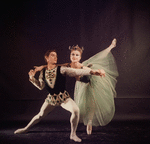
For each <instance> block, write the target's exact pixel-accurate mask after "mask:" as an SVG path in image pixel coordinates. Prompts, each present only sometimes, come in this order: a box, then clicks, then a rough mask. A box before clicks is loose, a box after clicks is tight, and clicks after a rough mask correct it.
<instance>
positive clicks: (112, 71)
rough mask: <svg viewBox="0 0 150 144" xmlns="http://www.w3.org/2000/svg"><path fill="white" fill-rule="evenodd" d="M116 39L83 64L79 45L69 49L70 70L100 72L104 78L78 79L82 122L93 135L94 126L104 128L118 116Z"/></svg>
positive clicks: (77, 99) (81, 49)
mask: <svg viewBox="0 0 150 144" xmlns="http://www.w3.org/2000/svg"><path fill="white" fill-rule="evenodd" d="M116 42H117V40H116V39H113V41H112V43H111V45H110V46H109V47H108V48H106V49H105V50H103V51H101V52H99V53H97V54H96V55H94V56H93V57H91V58H89V59H88V60H86V61H84V62H83V63H80V59H81V56H82V52H83V48H80V47H79V46H78V45H77V46H73V47H71V48H70V50H71V53H70V60H71V63H70V67H71V68H77V69H88V68H89V67H90V68H91V69H101V71H103V73H105V77H104V78H101V77H95V76H82V77H81V76H79V77H76V84H75V89H74V100H75V102H76V104H77V105H78V107H79V109H80V122H82V123H84V125H87V127H86V131H87V134H88V135H90V134H91V133H92V126H99V125H100V126H105V125H107V124H108V123H109V122H110V121H111V120H112V118H113V116H114V113H115V105H114V97H116V91H115V86H116V82H117V80H116V78H117V77H118V71H117V66H116V63H115V59H114V57H113V55H112V53H111V50H112V48H114V47H116Z"/></svg>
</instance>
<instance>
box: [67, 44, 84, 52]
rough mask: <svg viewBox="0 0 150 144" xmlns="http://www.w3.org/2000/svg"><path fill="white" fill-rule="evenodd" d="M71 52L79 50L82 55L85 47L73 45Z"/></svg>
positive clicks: (70, 47) (70, 48)
mask: <svg viewBox="0 0 150 144" xmlns="http://www.w3.org/2000/svg"><path fill="white" fill-rule="evenodd" d="M69 50H78V51H80V52H81V53H82V52H83V50H84V48H83V47H81V48H80V47H79V46H78V45H76V46H74V45H73V46H69Z"/></svg>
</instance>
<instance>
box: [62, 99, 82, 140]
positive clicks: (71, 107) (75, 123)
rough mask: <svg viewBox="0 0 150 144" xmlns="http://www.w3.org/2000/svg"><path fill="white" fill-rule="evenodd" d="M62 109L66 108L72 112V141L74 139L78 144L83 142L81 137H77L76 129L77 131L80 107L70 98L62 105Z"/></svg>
mask: <svg viewBox="0 0 150 144" xmlns="http://www.w3.org/2000/svg"><path fill="white" fill-rule="evenodd" d="M61 107H62V108H64V109H65V110H67V111H70V112H71V118H70V123H71V134H70V139H72V140H74V141H76V142H81V139H80V138H79V137H77V135H76V129H77V126H78V122H79V108H78V106H77V105H76V103H75V102H74V101H73V100H72V99H71V98H68V99H67V100H66V101H65V102H64V103H62V104H61Z"/></svg>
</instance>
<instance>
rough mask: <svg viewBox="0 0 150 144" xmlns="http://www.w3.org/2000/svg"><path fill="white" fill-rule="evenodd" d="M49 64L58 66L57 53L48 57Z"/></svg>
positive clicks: (52, 53)
mask: <svg viewBox="0 0 150 144" xmlns="http://www.w3.org/2000/svg"><path fill="white" fill-rule="evenodd" d="M46 60H47V63H48V64H56V63H57V53H56V52H51V53H50V54H49V56H48V57H46Z"/></svg>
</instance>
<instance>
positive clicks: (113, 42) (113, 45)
mask: <svg viewBox="0 0 150 144" xmlns="http://www.w3.org/2000/svg"><path fill="white" fill-rule="evenodd" d="M116 43H117V40H116V39H115V38H114V39H113V41H112V43H111V47H112V48H114V47H116Z"/></svg>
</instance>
